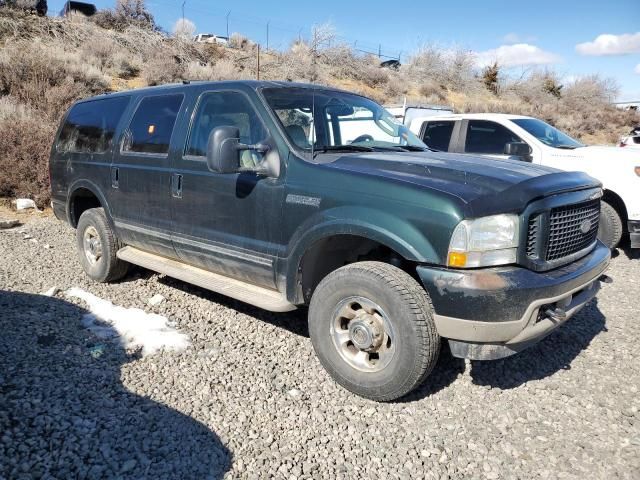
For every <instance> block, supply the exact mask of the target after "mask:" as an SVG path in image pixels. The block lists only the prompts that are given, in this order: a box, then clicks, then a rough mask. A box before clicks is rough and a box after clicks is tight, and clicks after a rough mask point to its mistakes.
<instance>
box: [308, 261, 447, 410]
mask: <svg viewBox="0 0 640 480" xmlns="http://www.w3.org/2000/svg"><path fill="white" fill-rule="evenodd" d="M432 312H433V309H432V307H431V302H430V300H429V297H428V296H427V293H426V292H425V290H424V289H423V288H422V287H421V286H420V285H419V284H418V282H417V281H416V280H414V279H413V278H412V277H411V276H410V275H409V274H407V273H406V272H404V271H402V270H400V269H399V268H397V267H394V266H393V265H388V264H385V263H380V262H359V263H354V264H351V265H347V266H345V267H342V268H339V269H337V270H335V271H334V272H332V273H330V274H329V275H327V276H326V277H325V278H324V279H323V280H322V281H321V282H320V284H319V285H318V287H317V288H316V290H315V292H314V293H313V297H312V299H311V304H310V306H309V334H310V336H311V341H312V343H313V347H314V349H315V351H316V354H317V355H318V358H319V359H320V362H321V363H322V365H323V366H324V368H325V369H326V370H327V371H328V372H329V374H330V375H331V376H332V377H333V378H334V380H335V381H336V382H338V383H339V384H340V385H342V386H343V387H345V388H346V389H348V390H350V391H352V392H354V393H356V394H357V395H360V396H362V397H366V398H370V399H372V400H376V401H390V400H395V399H397V398H400V397H402V396H403V395H405V394H407V393H409V392H410V391H411V390H413V389H414V388H416V387H417V386H418V385H420V384H421V383H422V381H423V380H424V379H425V378H426V376H427V375H429V373H430V372H431V370H432V369H433V367H434V365H435V364H436V361H437V360H438V355H439V352H440V337H439V335H438V333H437V331H436V327H435V324H434V321H433V313H432Z"/></svg>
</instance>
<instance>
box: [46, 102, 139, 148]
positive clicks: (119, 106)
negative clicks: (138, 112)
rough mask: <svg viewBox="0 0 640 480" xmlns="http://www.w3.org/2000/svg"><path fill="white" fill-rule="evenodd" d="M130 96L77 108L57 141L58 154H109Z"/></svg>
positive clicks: (70, 113)
mask: <svg viewBox="0 0 640 480" xmlns="http://www.w3.org/2000/svg"><path fill="white" fill-rule="evenodd" d="M128 103H129V97H114V98H105V99H102V100H92V101H89V102H83V103H78V104H76V105H74V106H73V107H72V108H71V110H70V111H69V114H68V115H67V118H66V119H65V121H64V125H63V126H62V130H61V132H60V136H59V137H58V141H57V142H56V150H57V151H58V152H71V153H105V152H107V151H109V150H110V149H111V145H112V143H113V137H114V135H115V132H116V128H117V126H118V122H120V118H121V117H122V114H123V113H124V111H125V109H126V108H127V104H128Z"/></svg>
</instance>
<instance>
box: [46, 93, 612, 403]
mask: <svg viewBox="0 0 640 480" xmlns="http://www.w3.org/2000/svg"><path fill="white" fill-rule="evenodd" d="M51 182H52V194H53V207H54V211H55V213H56V215H57V216H58V218H60V219H64V220H66V221H67V222H69V223H70V224H71V225H72V226H73V227H76V228H77V243H78V251H79V258H80V262H81V264H82V266H83V267H84V269H85V271H86V272H87V274H88V275H89V276H90V277H91V278H92V279H94V280H96V281H100V282H106V281H110V280H116V279H118V278H120V277H122V276H124V275H125V274H126V272H127V266H128V265H129V264H137V265H141V266H143V267H146V268H149V269H151V270H155V271H158V272H161V273H164V274H166V275H169V276H172V277H176V278H178V279H181V280H184V281H186V282H190V283H193V284H196V285H199V286H201V287H204V288H207V289H210V290H213V291H216V292H220V293H222V294H224V295H228V296H229V297H233V298H236V299H239V300H242V301H244V302H247V303H251V304H253V305H257V306H260V307H262V308H265V309H268V310H272V311H277V312H282V311H288V310H293V309H295V308H297V307H302V306H308V307H309V316H308V317H309V332H310V336H311V340H312V342H313V345H314V347H315V350H316V352H317V354H318V356H319V358H320V361H321V362H322V364H323V365H324V367H325V368H326V369H327V370H328V371H329V373H330V374H331V375H332V376H333V378H334V379H335V380H336V381H337V382H339V383H340V384H341V385H343V386H345V387H346V388H348V389H349V390H351V391H353V392H355V393H357V394H359V395H362V396H365V397H368V398H372V399H375V400H392V399H395V398H398V397H401V396H402V395H404V394H406V393H407V392H409V391H411V390H412V389H413V388H415V387H416V386H417V385H418V384H420V383H421V382H422V381H423V379H425V378H426V377H427V376H428V375H429V373H430V372H431V370H432V368H433V366H434V364H435V363H436V360H437V358H438V354H439V351H440V344H441V342H442V338H446V339H448V340H449V344H450V347H451V351H452V353H453V355H455V356H459V357H466V358H471V359H494V358H501V357H505V356H508V355H511V354H513V353H515V352H518V351H520V350H522V349H523V348H526V347H527V346H529V345H531V344H532V343H534V342H536V341H538V340H540V339H541V338H543V337H544V336H545V335H547V334H548V333H549V332H551V331H552V330H553V329H554V328H556V327H557V326H558V325H560V324H561V323H563V322H564V321H565V320H567V319H568V318H569V317H571V316H572V315H573V314H574V313H575V312H576V311H577V310H579V309H580V308H581V307H582V306H584V305H585V304H586V303H587V302H588V301H589V300H591V299H592V298H593V297H594V295H595V294H596V292H597V291H598V289H599V285H600V281H599V280H600V279H601V277H602V274H603V272H604V270H605V269H606V267H607V265H608V262H609V256H610V253H609V249H607V248H606V247H604V246H603V245H602V244H601V243H599V242H598V240H597V238H596V236H597V231H598V217H599V211H600V196H601V189H600V184H599V183H598V182H597V181H596V180H594V179H593V178H591V177H589V176H587V175H585V174H582V173H566V172H559V171H556V170H553V169H550V168H544V167H539V166H532V165H527V164H523V163H521V162H511V161H505V160H499V161H496V160H491V159H485V158H473V157H469V156H460V155H455V154H447V153H435V152H431V151H429V149H428V148H427V147H426V146H425V145H424V144H423V143H422V142H421V141H420V140H419V139H418V138H416V137H415V136H414V135H413V134H412V133H411V132H409V131H408V130H407V129H406V128H405V127H403V126H402V125H400V124H398V123H397V121H396V120H395V119H394V118H393V117H392V116H391V115H390V114H389V113H388V112H386V111H385V110H384V109H383V108H382V107H380V106H379V105H378V104H376V103H375V102H373V101H371V100H369V99H367V98H364V97H362V96H359V95H355V94H351V93H348V92H344V91H339V90H335V89H330V88H325V87H319V86H312V85H301V84H294V83H284V82H220V83H204V82H203V83H187V84H182V85H171V86H164V87H156V88H149V89H142V90H137V91H130V92H122V93H117V94H111V95H105V96H100V97H95V98H91V99H88V100H84V101H81V102H78V103H76V104H75V105H74V106H73V107H72V108H71V109H70V110H69V112H68V113H67V115H66V116H65V118H64V120H63V121H62V125H61V127H60V130H59V132H58V136H57V139H56V141H55V144H54V147H53V150H52V155H51Z"/></svg>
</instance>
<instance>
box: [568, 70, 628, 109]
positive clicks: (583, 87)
mask: <svg viewBox="0 0 640 480" xmlns="http://www.w3.org/2000/svg"><path fill="white" fill-rule="evenodd" d="M619 91H620V89H619V86H618V85H617V83H616V82H615V80H613V79H611V78H603V77H601V76H600V75H589V76H586V77H581V78H578V79H577V80H574V81H573V82H571V83H570V84H568V85H567V86H566V87H565V91H564V97H565V101H566V103H567V104H571V105H573V106H577V105H580V104H584V105H589V104H593V103H594V102H596V103H600V104H608V103H610V102H612V101H613V99H615V98H616V97H617V96H618V93H619Z"/></svg>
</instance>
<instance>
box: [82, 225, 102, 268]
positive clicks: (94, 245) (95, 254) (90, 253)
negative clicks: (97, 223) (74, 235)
mask: <svg viewBox="0 0 640 480" xmlns="http://www.w3.org/2000/svg"><path fill="white" fill-rule="evenodd" d="M82 246H83V249H84V256H85V257H86V258H87V260H88V261H89V263H90V264H91V265H95V264H96V263H98V261H100V259H101V258H102V242H101V241H100V236H99V235H98V231H97V230H96V229H95V227H93V226H89V227H87V228H86V229H85V231H84V235H83V237H82Z"/></svg>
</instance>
